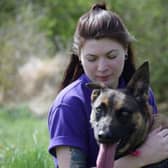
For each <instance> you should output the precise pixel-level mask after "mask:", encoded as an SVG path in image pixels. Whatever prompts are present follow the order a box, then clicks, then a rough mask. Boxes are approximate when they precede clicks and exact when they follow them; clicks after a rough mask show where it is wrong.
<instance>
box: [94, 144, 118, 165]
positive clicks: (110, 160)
mask: <svg viewBox="0 0 168 168" xmlns="http://www.w3.org/2000/svg"><path fill="white" fill-rule="evenodd" d="M117 144H118V143H115V144H110V143H107V144H105V143H101V144H100V148H99V153H98V157H97V162H96V164H97V168H112V167H113V165H114V160H115V153H116V149H117Z"/></svg>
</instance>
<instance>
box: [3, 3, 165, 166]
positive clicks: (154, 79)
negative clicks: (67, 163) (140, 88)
mask: <svg viewBox="0 0 168 168" xmlns="http://www.w3.org/2000/svg"><path fill="white" fill-rule="evenodd" d="M95 2H98V1H96V0H89V1H86V0H71V1H63V0H22V1H20V0H0V9H1V10H0V137H3V138H1V139H0V167H2V168H9V167H17V168H21V167H25V168H26V167H38V166H39V167H41V168H42V167H43V168H47V167H52V166H53V162H52V160H51V158H50V157H49V156H48V153H47V146H48V140H49V138H48V131H47V121H46V120H47V112H48V109H49V106H50V105H51V103H52V101H53V99H54V97H55V95H56V91H57V88H58V85H59V82H60V80H61V79H62V76H63V70H64V68H65V65H66V64H67V63H68V55H69V52H70V49H71V42H72V38H73V33H74V31H75V26H76V23H77V20H78V18H79V17H80V15H81V14H83V13H84V12H86V11H87V10H88V9H90V6H91V5H92V4H93V3H95ZM99 2H101V1H100V0H99ZM106 3H107V6H108V8H109V9H112V10H114V11H115V12H117V13H118V14H119V15H120V16H121V18H122V19H123V20H124V22H125V24H126V26H127V27H128V30H129V32H130V33H131V34H132V35H134V36H135V38H136V40H137V41H136V42H135V43H134V48H135V54H136V56H137V66H139V65H140V64H141V63H142V62H143V61H144V60H149V61H150V69H151V85H152V89H153V90H154V92H155V96H156V99H157V102H158V105H159V109H160V110H161V111H165V112H168V101H167V100H168V75H167V73H168V47H167V46H168V19H167V17H168V14H167V11H168V1H167V0H148V1H146V0H141V1H138V0H124V1H123V0H106ZM31 112H33V113H31ZM46 156H47V157H46ZM30 165H31V166H30ZM37 165H38V166H37Z"/></svg>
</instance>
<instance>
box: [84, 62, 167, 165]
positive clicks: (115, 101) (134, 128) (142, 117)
mask: <svg viewBox="0 0 168 168" xmlns="http://www.w3.org/2000/svg"><path fill="white" fill-rule="evenodd" d="M149 85H150V81H149V63H148V61H146V62H144V63H143V65H141V66H140V67H139V68H138V69H137V71H136V72H135V74H134V75H133V77H132V78H131V80H130V81H129V83H128V85H127V87H126V88H125V89H115V90H114V89H110V88H107V87H106V86H104V85H103V84H98V83H88V84H87V86H88V87H90V88H92V89H93V92H92V95H91V103H92V112H91V117H90V118H91V119H90V122H91V125H92V127H93V131H94V135H95V138H96V140H97V142H98V143H99V144H103V145H104V146H106V147H107V148H108V146H109V148H110V147H111V146H112V145H111V146H110V145H109V144H113V147H111V148H113V150H114V152H113V153H114V154H113V155H114V156H111V157H113V161H114V159H118V158H120V157H122V156H124V155H127V154H130V153H131V152H133V151H136V149H137V148H138V147H139V146H140V145H142V144H143V143H144V141H145V140H146V138H147V136H148V133H149V132H150V131H151V130H152V129H154V128H156V127H157V126H159V125H162V127H167V126H168V122H167V121H166V120H164V119H165V117H163V119H160V118H159V115H154V114H153V112H152V109H151V106H150V105H149V103H148V101H149V97H148V95H149V94H148V92H149ZM114 146H115V147H114ZM145 168H168V160H164V161H162V162H159V163H157V164H152V165H149V166H145Z"/></svg>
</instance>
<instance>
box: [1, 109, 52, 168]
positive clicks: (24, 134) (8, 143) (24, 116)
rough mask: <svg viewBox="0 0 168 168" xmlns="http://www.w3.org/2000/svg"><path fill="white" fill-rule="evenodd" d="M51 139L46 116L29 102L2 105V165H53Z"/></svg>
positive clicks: (20, 167)
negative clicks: (30, 108) (36, 112)
mask: <svg viewBox="0 0 168 168" xmlns="http://www.w3.org/2000/svg"><path fill="white" fill-rule="evenodd" d="M48 141H49V135H48V128H47V118H37V117H36V116H34V115H33V114H31V113H30V112H29V111H28V108H27V107H26V106H19V107H15V108H14V107H8V108H7V107H0V167H1V168H54V164H53V160H52V157H51V156H50V155H49V154H48V151H47V148H48Z"/></svg>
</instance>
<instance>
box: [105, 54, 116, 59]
mask: <svg viewBox="0 0 168 168" xmlns="http://www.w3.org/2000/svg"><path fill="white" fill-rule="evenodd" d="M116 57H117V55H108V56H107V58H109V59H114V58H116Z"/></svg>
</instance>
